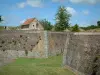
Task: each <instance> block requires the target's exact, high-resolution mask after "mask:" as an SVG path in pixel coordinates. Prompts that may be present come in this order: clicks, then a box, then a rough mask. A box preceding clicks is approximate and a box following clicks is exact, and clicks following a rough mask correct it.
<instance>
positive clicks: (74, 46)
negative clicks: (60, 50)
mask: <svg viewBox="0 0 100 75" xmlns="http://www.w3.org/2000/svg"><path fill="white" fill-rule="evenodd" d="M63 65H64V66H66V67H68V68H70V69H71V70H73V71H74V72H75V73H77V74H78V75H100V33H70V34H68V37H67V41H66V45H65V50H64V56H63Z"/></svg>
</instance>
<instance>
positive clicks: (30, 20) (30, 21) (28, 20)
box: [22, 18, 35, 25]
mask: <svg viewBox="0 0 100 75" xmlns="http://www.w3.org/2000/svg"><path fill="white" fill-rule="evenodd" d="M34 20H35V18H30V19H27V20H26V21H25V22H24V23H23V24H22V25H28V24H30V23H32V22H33V21H34Z"/></svg>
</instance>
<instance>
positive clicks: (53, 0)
mask: <svg viewBox="0 0 100 75" xmlns="http://www.w3.org/2000/svg"><path fill="white" fill-rule="evenodd" d="M59 1H60V0H52V2H59Z"/></svg>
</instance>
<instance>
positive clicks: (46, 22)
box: [40, 19, 53, 30]
mask: <svg viewBox="0 0 100 75" xmlns="http://www.w3.org/2000/svg"><path fill="white" fill-rule="evenodd" d="M40 23H41V24H42V25H43V27H44V30H51V29H52V27H53V26H52V25H51V23H50V22H49V21H47V20H46V19H44V20H41V21H40Z"/></svg>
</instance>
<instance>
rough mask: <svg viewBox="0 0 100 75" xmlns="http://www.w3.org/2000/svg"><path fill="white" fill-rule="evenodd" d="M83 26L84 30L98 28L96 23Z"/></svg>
mask: <svg viewBox="0 0 100 75" xmlns="http://www.w3.org/2000/svg"><path fill="white" fill-rule="evenodd" d="M81 28H82V29H84V30H89V29H96V28H98V26H96V25H90V26H87V27H81Z"/></svg>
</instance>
